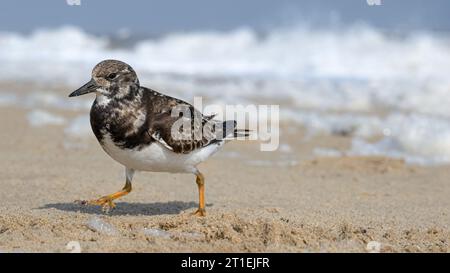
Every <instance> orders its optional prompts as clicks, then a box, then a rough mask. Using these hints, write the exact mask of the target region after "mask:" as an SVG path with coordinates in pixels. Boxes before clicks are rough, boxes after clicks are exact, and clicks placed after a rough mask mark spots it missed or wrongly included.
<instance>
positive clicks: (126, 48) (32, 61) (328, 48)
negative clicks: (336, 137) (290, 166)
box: [0, 25, 450, 164]
mask: <svg viewBox="0 0 450 273" xmlns="http://www.w3.org/2000/svg"><path fill="white" fill-rule="evenodd" d="M125 34H126V35H125ZM125 34H124V35H122V36H123V39H131V38H130V34H128V33H125ZM119 38H120V37H119ZM108 58H114V59H120V60H123V61H125V62H127V63H129V64H131V65H132V66H133V67H134V68H135V69H136V71H137V72H138V75H139V77H140V79H141V83H142V84H143V85H145V86H150V87H153V88H156V89H158V88H161V89H162V91H166V92H167V93H169V94H171V95H175V96H179V97H181V98H185V99H187V100H190V101H191V100H192V98H193V96H194V95H196V96H206V97H209V98H210V99H211V100H210V101H211V102H216V103H229V104H230V103H241V104H246V103H254V102H258V103H261V102H263V103H265V104H267V103H271V104H280V105H281V110H282V118H283V119H284V120H286V121H287V120H289V121H295V122H296V123H297V124H300V125H302V126H304V127H305V128H307V129H308V130H309V132H310V134H315V133H318V132H319V133H327V134H333V133H335V132H343V131H346V132H347V131H348V132H350V134H351V135H353V137H354V140H355V141H354V142H353V143H354V146H353V147H352V149H351V150H350V151H349V152H351V153H352V154H358V153H360V154H380V155H387V156H392V157H401V158H405V159H406V160H407V161H409V162H411V163H419V164H439V163H450V107H449V105H450V96H449V94H450V77H449V76H448V71H450V38H449V36H448V35H447V34H445V33H433V32H426V31H416V32H411V33H408V34H403V35H395V34H391V33H385V32H382V31H380V30H378V29H375V28H373V27H370V26H367V25H355V26H352V27H347V28H345V29H340V30H338V29H326V28H322V29H317V28H316V29H312V28H308V27H305V26H302V25H296V26H292V27H284V28H278V29H274V30H272V31H269V32H267V33H258V32H256V31H255V30H253V29H251V28H239V29H236V30H233V31H228V32H219V31H208V32H206V31H198V32H188V33H168V34H167V35H164V36H161V37H155V38H144V39H139V40H137V41H133V42H132V43H126V42H120V41H117V39H114V38H111V37H106V36H96V35H92V34H89V33H87V32H85V31H83V30H82V29H79V28H76V27H61V28H58V29H41V30H37V31H35V32H33V33H31V34H29V35H23V34H18V33H11V32H9V33H7V32H3V33H0V61H1V62H2V66H1V67H0V81H23V82H30V83H39V84H46V83H57V84H59V85H63V86H67V87H68V88H72V87H73V88H74V87H78V86H79V85H81V84H82V83H84V82H86V81H87V80H88V79H89V75H90V72H91V69H92V67H93V66H94V65H95V64H96V63H98V62H99V61H100V60H103V59H108ZM42 92H46V90H42ZM45 94H46V97H45V98H46V100H45V103H47V104H48V105H49V107H52V106H55V107H57V108H61V107H62V108H64V107H65V106H67V109H72V110H73V107H74V106H73V105H72V106H70V104H66V103H65V101H64V100H63V99H61V94H54V96H56V98H54V99H52V98H51V97H52V96H51V95H50V94H49V93H48V92H47V93H45ZM0 95H1V96H0V98H3V101H4V104H6V103H11V104H13V103H18V102H19V101H22V103H23V101H25V102H27V103H28V105H26V106H27V107H29V106H30V105H31V104H33V103H35V104H37V105H42V102H36V100H35V97H33V95H30V96H31V97H30V98H28V99H25V100H20V99H17V98H15V97H14V96H13V94H7V93H3V94H0ZM11 98H14V99H11ZM33 98H34V99H33ZM0 101H1V100H0ZM77 105H79V108H80V109H86V108H88V105H89V103H88V102H81V103H79V104H77ZM70 107H72V108H70ZM374 137H380V138H381V140H380V141H379V142H375V143H370V142H369V141H368V139H372V138H374ZM361 139H362V140H361Z"/></svg>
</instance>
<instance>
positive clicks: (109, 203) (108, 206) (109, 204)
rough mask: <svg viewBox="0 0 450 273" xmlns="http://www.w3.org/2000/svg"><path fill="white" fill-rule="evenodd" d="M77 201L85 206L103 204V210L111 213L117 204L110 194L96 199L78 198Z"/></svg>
mask: <svg viewBox="0 0 450 273" xmlns="http://www.w3.org/2000/svg"><path fill="white" fill-rule="evenodd" d="M75 203H76V204H80V205H83V206H89V205H94V206H101V207H102V211H103V212H104V213H109V212H110V211H111V210H113V209H114V208H115V207H116V204H114V202H113V199H112V198H111V197H109V196H103V197H101V198H99V199H96V200H76V201H75Z"/></svg>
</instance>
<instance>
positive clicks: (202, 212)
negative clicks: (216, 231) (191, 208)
mask: <svg viewBox="0 0 450 273" xmlns="http://www.w3.org/2000/svg"><path fill="white" fill-rule="evenodd" d="M192 215H195V216H201V217H204V216H206V210H205V209H201V208H199V209H197V210H196V211H195V212H193V213H192Z"/></svg>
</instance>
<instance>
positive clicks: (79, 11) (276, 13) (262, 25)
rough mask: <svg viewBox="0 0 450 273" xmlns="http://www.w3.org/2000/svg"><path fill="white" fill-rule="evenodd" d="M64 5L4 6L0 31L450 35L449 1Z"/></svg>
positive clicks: (53, 1) (201, 0) (85, 1)
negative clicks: (304, 26)
mask: <svg viewBox="0 0 450 273" xmlns="http://www.w3.org/2000/svg"><path fill="white" fill-rule="evenodd" d="M80 1H81V6H69V5H67V3H66V0H47V1H27V0H15V1H12V0H9V1H2V3H1V5H2V6H1V9H0V30H2V31H20V32H29V31H32V30H34V29H36V28H43V27H57V26H61V25H75V26H80V27H82V28H83V29H86V30H88V31H90V32H94V33H106V34H111V33H115V32H116V31H117V30H118V29H120V28H127V29H130V30H131V31H132V32H133V33H136V34H145V35H151V34H161V33H165V32H171V31H192V30H229V29H234V28H237V27H240V26H250V27H253V28H255V29H260V30H264V29H267V28H271V27H273V26H277V25H282V24H290V23H296V22H305V21H307V22H312V23H313V24H314V25H328V24H330V22H331V23H332V22H336V21H339V22H341V23H343V24H344V25H345V24H351V23H355V22H361V21H363V22H367V23H369V24H371V25H375V26H377V27H381V28H385V29H395V30H399V29H400V30H408V29H417V28H419V29H437V30H450V1H448V0H430V1H425V0H381V1H382V2H383V5H382V6H378V7H373V6H372V7H371V6H369V5H367V3H366V0H309V1H308V0H227V1H219V0H189V1H187V0H178V1H175V0H159V1H156V0H147V1H143V0H141V1H139V0H131V1H124V0H122V1H120V0H80Z"/></svg>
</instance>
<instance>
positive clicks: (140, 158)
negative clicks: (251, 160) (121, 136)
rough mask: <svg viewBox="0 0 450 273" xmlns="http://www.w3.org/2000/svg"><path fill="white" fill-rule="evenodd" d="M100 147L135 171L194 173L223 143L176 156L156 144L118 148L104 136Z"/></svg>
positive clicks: (106, 135) (108, 137) (107, 135)
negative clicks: (138, 147) (140, 147)
mask: <svg viewBox="0 0 450 273" xmlns="http://www.w3.org/2000/svg"><path fill="white" fill-rule="evenodd" d="M102 142H103V143H102V147H103V149H104V150H105V152H106V153H108V154H109V155H110V156H111V157H112V158H113V159H114V160H116V161H117V162H119V163H121V164H122V165H124V166H126V167H128V168H132V169H135V170H137V171H151V172H172V173H195V170H196V166H197V165H198V164H199V163H200V162H203V161H205V160H206V159H207V158H208V157H209V156H211V155H212V154H214V153H215V152H216V151H218V150H219V149H220V148H221V147H222V145H223V143H224V142H218V143H217V144H216V143H215V144H212V145H208V146H206V147H204V148H201V149H197V150H194V151H193V152H191V153H189V154H177V153H174V152H172V151H170V150H169V149H167V148H166V147H164V146H163V145H162V144H160V143H158V142H153V143H152V144H150V145H148V146H147V147H145V148H143V149H141V150H138V149H137V148H135V149H123V148H121V147H118V146H117V145H116V144H115V143H114V142H113V141H112V139H111V137H110V135H109V134H105V135H104V138H103V141H102Z"/></svg>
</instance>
